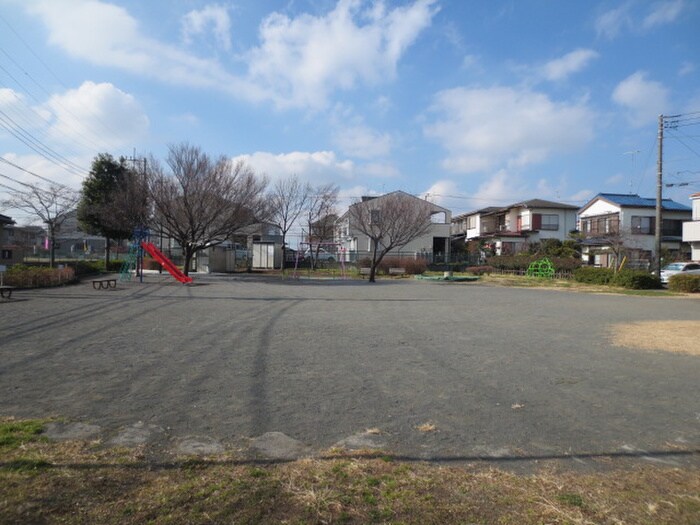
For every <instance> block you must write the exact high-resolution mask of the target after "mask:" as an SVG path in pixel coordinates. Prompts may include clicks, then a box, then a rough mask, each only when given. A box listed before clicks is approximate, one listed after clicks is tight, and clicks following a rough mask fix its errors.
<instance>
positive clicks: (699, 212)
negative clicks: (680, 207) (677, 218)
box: [683, 193, 700, 261]
mask: <svg viewBox="0 0 700 525" xmlns="http://www.w3.org/2000/svg"><path fill="white" fill-rule="evenodd" d="M690 200H691V201H692V208H693V211H692V220H691V221H688V222H684V223H683V242H687V243H689V244H690V252H691V253H690V258H691V259H692V260H693V261H700V193H693V194H692V195H691V196H690Z"/></svg>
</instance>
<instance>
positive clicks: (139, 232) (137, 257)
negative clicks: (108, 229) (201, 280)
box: [119, 228, 192, 284]
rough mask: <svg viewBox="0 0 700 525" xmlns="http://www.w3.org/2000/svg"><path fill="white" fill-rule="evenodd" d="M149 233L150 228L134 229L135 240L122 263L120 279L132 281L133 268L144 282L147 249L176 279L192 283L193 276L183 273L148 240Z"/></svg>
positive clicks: (184, 282)
mask: <svg viewBox="0 0 700 525" xmlns="http://www.w3.org/2000/svg"><path fill="white" fill-rule="evenodd" d="M149 235H150V231H149V229H148V228H136V229H134V237H133V239H134V240H133V242H132V243H131V244H130V245H129V253H128V255H127V256H126V259H125V260H124V263H123V264H122V267H121V271H120V272H119V280H120V281H130V280H131V272H132V270H135V273H136V275H138V276H139V277H140V279H141V282H143V252H144V251H146V252H148V253H149V254H150V256H151V257H153V258H154V259H155V260H156V261H158V262H159V263H160V265H161V266H162V267H163V268H165V269H166V270H167V271H168V273H170V275H172V276H173V277H174V278H175V279H177V280H178V281H180V282H181V283H183V284H187V283H191V282H192V277H189V276H187V275H185V274H184V273H182V272H181V271H180V269H179V268H178V267H177V266H175V265H174V264H173V262H172V261H171V260H170V259H168V258H167V257H166V256H165V255H163V253H162V252H161V251H160V250H159V249H158V248H156V247H155V245H154V244H153V243H151V242H148V240H147V239H148V237H149ZM139 270H140V271H139Z"/></svg>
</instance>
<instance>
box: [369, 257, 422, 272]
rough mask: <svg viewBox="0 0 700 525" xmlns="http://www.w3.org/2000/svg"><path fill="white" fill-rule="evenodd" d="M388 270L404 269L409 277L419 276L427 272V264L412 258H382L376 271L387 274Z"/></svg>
mask: <svg viewBox="0 0 700 525" xmlns="http://www.w3.org/2000/svg"><path fill="white" fill-rule="evenodd" d="M389 268H404V269H405V270H406V273H407V274H409V275H420V274H422V273H423V272H425V270H427V268H428V263H427V262H426V261H425V260H424V259H415V258H413V257H384V259H382V262H381V263H379V267H378V268H377V270H378V271H379V272H380V273H384V274H388V273H389Z"/></svg>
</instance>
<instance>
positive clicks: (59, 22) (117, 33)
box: [26, 0, 262, 100]
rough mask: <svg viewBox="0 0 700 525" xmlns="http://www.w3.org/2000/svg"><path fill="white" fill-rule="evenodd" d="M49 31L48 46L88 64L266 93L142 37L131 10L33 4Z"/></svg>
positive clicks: (253, 95) (83, 0) (94, 3)
mask: <svg viewBox="0 0 700 525" xmlns="http://www.w3.org/2000/svg"><path fill="white" fill-rule="evenodd" d="M26 5H27V9H28V10H29V12H30V13H32V14H35V15H38V16H39V17H40V18H41V20H42V21H43V22H44V25H45V26H46V27H47V29H48V32H49V42H50V43H51V44H53V45H55V46H58V47H60V48H61V49H63V50H64V51H65V52H67V53H68V54H69V55H71V56H73V57H75V58H79V59H81V60H85V61H87V62H89V63H92V64H96V65H100V66H109V67H117V68H119V69H122V70H125V71H129V72H131V73H133V74H136V75H143V76H148V77H152V78H156V79H158V80H160V81H162V82H168V83H173V84H178V85H185V86H191V87H200V88H212V89H217V90H220V91H225V92H228V93H231V94H235V95H237V96H240V97H244V98H247V99H250V100H260V99H261V96H262V95H261V94H260V93H259V92H258V90H257V89H255V87H253V86H250V85H249V84H247V83H246V82H245V81H244V80H242V79H241V78H239V77H236V76H235V75H232V74H230V73H228V72H227V71H226V70H224V68H222V66H221V65H220V64H219V63H218V62H216V61H215V60H207V59H202V58H198V57H196V56H194V55H192V54H189V53H186V52H184V51H181V50H179V49H178V48H176V47H174V46H171V45H167V44H163V43H161V42H159V41H157V40H155V39H153V38H150V37H148V36H145V35H144V34H143V33H142V30H141V28H140V27H139V23H138V21H137V20H136V19H134V18H133V17H132V16H131V15H130V14H129V13H128V11H127V10H126V9H124V8H122V7H119V6H116V5H112V4H106V3H104V2H100V1H99V0H76V1H74V2H72V3H71V4H70V8H66V5H65V4H64V3H62V2H55V1H52V0H36V1H34V2H28V3H27V4H26Z"/></svg>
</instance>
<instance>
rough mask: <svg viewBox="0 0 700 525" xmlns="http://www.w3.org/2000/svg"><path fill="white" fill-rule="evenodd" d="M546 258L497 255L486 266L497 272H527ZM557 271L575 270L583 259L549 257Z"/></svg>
mask: <svg viewBox="0 0 700 525" xmlns="http://www.w3.org/2000/svg"><path fill="white" fill-rule="evenodd" d="M543 257H544V256H540V255H496V256H494V257H489V258H488V259H487V260H486V264H487V265H488V266H491V267H493V268H496V269H497V270H522V271H526V270H527V269H528V268H529V267H530V264H531V263H533V262H534V261H539V260H541V259H542V258H543ZM548 259H549V260H550V261H551V262H552V264H553V265H554V268H555V270H556V271H559V272H561V271H566V270H575V269H576V268H579V267H580V266H581V264H582V263H581V259H576V258H574V257H548Z"/></svg>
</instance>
